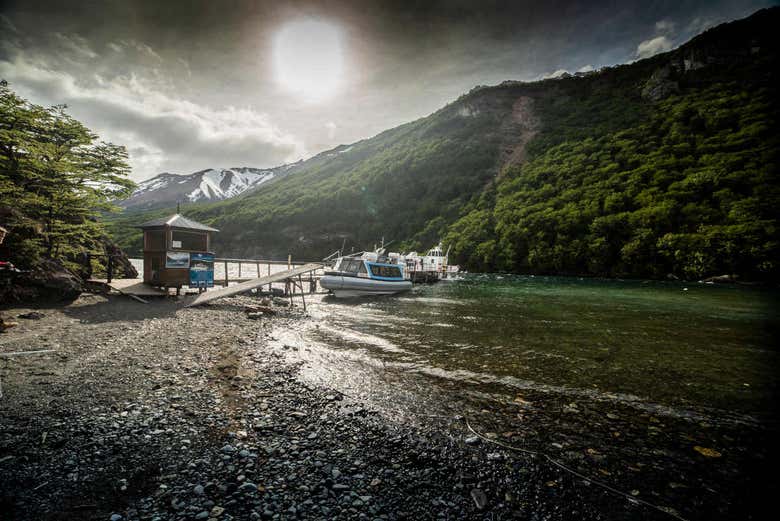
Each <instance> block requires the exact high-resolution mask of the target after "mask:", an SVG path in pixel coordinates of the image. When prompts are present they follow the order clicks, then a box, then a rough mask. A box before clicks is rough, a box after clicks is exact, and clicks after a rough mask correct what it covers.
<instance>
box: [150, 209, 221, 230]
mask: <svg viewBox="0 0 780 521" xmlns="http://www.w3.org/2000/svg"><path fill="white" fill-rule="evenodd" d="M161 226H170V227H171V228H186V229H188V230H201V231H204V232H218V231H219V230H217V229H216V228H212V227H211V226H206V225H205V224H202V223H199V222H197V221H193V220H192V219H187V218H186V217H184V216H183V215H179V214H178V213H176V214H173V215H171V216H169V217H163V218H161V219H153V220H151V221H148V222H145V223H143V224H141V225H139V226H138V228H141V229H146V228H159V227H161Z"/></svg>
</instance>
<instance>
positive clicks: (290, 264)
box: [287, 255, 292, 270]
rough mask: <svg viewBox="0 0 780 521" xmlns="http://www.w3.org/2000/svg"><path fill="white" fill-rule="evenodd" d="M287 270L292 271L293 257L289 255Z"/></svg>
mask: <svg viewBox="0 0 780 521" xmlns="http://www.w3.org/2000/svg"><path fill="white" fill-rule="evenodd" d="M287 269H288V270H291V269H292V255H287Z"/></svg>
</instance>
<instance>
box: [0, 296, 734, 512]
mask: <svg viewBox="0 0 780 521" xmlns="http://www.w3.org/2000/svg"><path fill="white" fill-rule="evenodd" d="M252 303H254V299H252V298H249V297H235V298H231V299H224V300H223V301H220V302H219V303H216V304H213V305H210V306H206V307H203V308H191V309H183V308H182V301H181V300H173V299H166V300H163V301H157V302H153V303H152V304H149V305H144V304H139V303H136V302H133V301H130V300H128V299H123V298H122V297H113V296H112V297H103V296H97V295H90V294H85V295H83V296H82V297H81V298H79V299H78V300H77V301H76V302H74V303H73V304H71V305H68V306H64V307H51V308H41V309H38V311H40V312H42V313H43V314H44V315H45V316H44V317H43V318H42V319H40V320H36V321H27V320H20V322H22V324H20V326H19V327H18V328H15V329H14V330H11V331H9V332H8V333H5V334H3V335H2V336H0V351H2V352H7V351H18V350H25V349H33V348H35V349H39V348H41V349H43V348H53V349H55V351H56V353H55V354H54V355H53V356H51V357H36V358H34V359H33V358H28V359H25V360H21V359H17V360H14V361H12V362H10V363H6V364H5V367H0V369H2V372H1V373H0V377H2V379H3V389H4V397H3V399H2V401H0V418H2V419H1V420H0V471H2V472H0V490H2V491H3V492H2V497H1V498H0V502H1V503H0V506H1V507H2V510H3V511H4V512H8V513H10V514H9V515H11V516H12V517H10V518H9V519H61V518H62V517H61V516H63V515H65V516H70V517H71V518H81V519H110V518H111V516H121V518H120V517H115V518H114V519H115V521H116V520H118V519H128V520H129V519H132V520H135V519H139V520H140V519H150V520H151V519H158V520H159V521H163V520H167V519H171V520H173V519H217V520H219V519H299V518H300V519H363V518H365V519H422V518H434V517H440V518H442V519H484V518H485V517H486V516H493V517H494V518H496V519H499V518H500V519H512V518H529V517H530V518H532V517H533V516H538V518H540V519H571V518H577V519H625V518H632V519H670V517H669V516H668V515H665V514H663V513H661V512H658V511H654V510H652V509H649V508H646V507H644V506H641V505H638V504H636V503H634V502H631V501H627V500H626V499H624V498H622V497H619V496H615V495H610V494H606V493H604V492H603V491H601V490H600V489H598V488H597V487H595V486H593V484H592V483H591V484H587V482H584V481H583V480H582V479H579V478H576V477H574V476H571V475H567V474H566V473H564V472H561V471H560V470H559V469H556V468H555V467H554V466H552V465H551V464H549V463H548V462H545V461H542V460H541V459H540V458H533V457H529V456H526V455H518V454H516V453H513V452H512V451H510V450H505V449H504V448H501V447H499V446H497V445H493V444H490V443H487V442H485V441H483V440H474V439H473V438H474V436H473V435H472V434H471V433H470V432H468V430H467V429H466V428H465V426H464V425H463V424H462V422H458V421H457V420H452V419H446V418H439V417H425V415H424V414H422V415H420V414H418V415H417V416H418V418H417V420H418V421H413V419H412V418H411V416H414V415H415V414H413V413H412V412H410V411H408V410H406V411H405V410H403V409H402V408H399V409H398V410H393V409H391V408H389V407H387V406H385V407H383V406H382V405H381V404H377V403H376V402H372V401H367V400H362V399H361V397H360V396H356V397H353V396H349V395H346V394H345V393H343V392H342V391H341V390H339V389H338V388H336V387H335V386H328V385H325V384H323V382H312V381H311V380H309V379H307V378H304V377H302V374H301V373H302V371H303V367H302V366H303V365H304V364H305V362H304V361H296V360H295V359H294V358H291V357H288V356H286V355H285V354H284V353H283V352H280V349H279V348H278V347H274V346H273V345H272V344H274V342H275V341H274V338H275V337H277V336H278V335H279V334H280V332H283V331H290V330H293V328H295V327H296V325H297V324H300V323H301V321H303V320H306V318H305V317H304V316H303V314H302V312H300V310H298V309H292V310H290V309H284V308H282V309H281V310H280V311H279V316H277V317H274V318H263V319H262V320H250V319H247V318H246V316H245V314H244V313H243V307H244V306H245V305H247V304H250V305H251V304H252ZM9 311H10V313H9ZM24 311H27V309H13V310H7V311H6V313H9V314H11V315H13V316H15V315H16V314H18V313H21V312H24ZM20 347H23V348H24V349H20ZM290 350H291V351H292V349H290ZM393 392H396V391H395V390H394V389H392V388H391V389H389V390H388V393H390V394H392V393H393ZM442 396H444V395H442ZM455 398H456V402H457V399H462V397H455ZM535 400H536V397H533V398H532V401H535ZM456 402H453V403H454V404H455V403H456ZM502 406H503V405H502ZM399 413H400V414H399ZM594 414H598V411H595V412H594ZM410 415H411V416H410ZM579 416H582V417H584V418H585V420H584V421H585V423H586V424H587V423H588V422H589V421H591V419H592V418H593V416H592V415H591V414H590V411H583V413H581V414H579ZM489 417H490V415H489V414H484V415H482V416H480V417H477V418H476V420H475V421H476V422H477V423H476V425H477V426H478V431H480V432H481V433H487V434H490V436H491V438H492V437H493V436H495V437H496V438H497V441H500V440H506V443H507V444H509V445H513V443H512V441H511V440H512V439H513V438H512V437H511V436H505V434H506V433H502V431H501V430H500V428H497V429H495V430H494V429H491V430H485V429H484V428H482V425H485V426H487V425H489V423H490V420H489ZM527 421H528V423H530V424H531V427H532V428H542V431H541V432H540V433H539V434H538V436H537V437H538V438H542V439H544V440H546V439H547V438H546V437H545V436H544V426H543V425H542V424H541V423H540V424H536V423H534V422H536V421H537V419H536V413H534V412H532V411H531V412H529V413H528V420H527ZM499 436H501V438H498V437H499ZM534 441H537V442H538V440H532V439H531V440H529V442H534ZM547 441H549V440H547ZM569 452H571V450H570V451H569ZM591 457H592V459H598V457H602V458H603V456H601V455H600V454H599V451H595V454H591ZM637 497H638V498H639V499H644V500H648V501H651V502H652V503H654V504H661V505H662V504H664V502H663V499H664V498H655V497H653V496H652V495H650V496H646V495H645V494H644V491H640V492H639V493H637ZM692 507H693V506H692ZM697 507H698V508H701V504H699V505H697ZM696 512H697V511H696V510H694V511H693V513H694V514H695V513H696ZM690 514H691V512H681V515H683V516H685V517H686V518H690V519H695V518H705V517H709V518H711V517H713V514H716V515H715V517H718V516H717V514H718V510H717V509H712V507H710V508H708V509H706V511H698V515H697V516H696V517H692V516H690ZM727 514H728V511H726V512H720V517H724V516H725V515H727ZM724 518H725V517H724Z"/></svg>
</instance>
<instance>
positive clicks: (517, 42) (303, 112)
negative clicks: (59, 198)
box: [0, 0, 777, 181]
mask: <svg viewBox="0 0 780 521" xmlns="http://www.w3.org/2000/svg"><path fill="white" fill-rule="evenodd" d="M776 4H777V2H776V1H774V2H773V1H766V0H763V1H759V0H745V1H731V2H726V1H720V0H699V1H688V0H676V1H658V2H634V1H628V0H627V1H613V2H600V1H598V0H591V1H588V2H575V1H557V0H547V1H543V2H531V1H524V0H515V1H491V0H480V1H462V0H448V1H443V0H441V1H418V2H405V1H401V0H397V1H385V2H377V1H370V0H364V1H345V0H340V1H327V0H318V1H312V0H309V1H302V0H301V1H288V2H281V1H268V2H266V1H249V0H221V1H214V0H211V1H206V2H197V1H188V2H176V1H174V0H167V1H159V0H153V1H147V0H137V1H133V0H95V1H78V0H68V1H67V2H63V1H61V0H56V1H48V2H44V1H36V0H23V1H15V0H10V1H9V0H4V1H3V2H2V3H0V79H5V80H7V81H8V83H9V85H10V87H11V88H12V89H14V90H15V91H16V92H17V93H18V94H20V95H22V96H23V97H25V98H27V99H29V100H30V101H31V102H33V103H37V104H41V105H54V104H63V103H64V104H66V105H67V106H68V109H69V112H70V113H71V114H72V115H73V116H74V117H76V118H77V119H79V120H80V121H82V122H83V123H84V124H86V125H87V126H88V127H89V128H91V129H92V130H93V131H95V132H96V133H97V134H98V135H99V136H100V137H101V138H102V139H104V140H106V141H111V142H113V143H116V144H120V145H124V146H126V147H127V149H128V152H129V155H130V163H131V166H132V177H133V179H134V180H136V181H141V180H143V179H147V178H149V177H152V176H154V175H156V174H159V173H161V172H171V173H177V174H187V173H192V172H195V171H198V170H203V169H206V168H229V167H240V166H249V167H256V168H265V167H273V166H278V165H281V164H284V163H289V162H295V161H298V160H300V159H305V158H308V157H311V156H312V155H314V154H317V153H319V152H322V151H324V150H327V149H330V148H333V147H335V146H337V145H339V144H348V143H352V142H355V141H358V140H360V139H364V138H369V137H371V136H374V135H376V134H378V133H380V132H382V131H383V130H386V129H388V128H392V127H395V126H397V125H400V124H402V123H406V122H409V121H413V120H415V119H417V118H420V117H423V116H426V115H428V114H431V113H433V112H435V111H436V110H438V109H439V108H441V107H442V106H444V105H445V104H447V103H449V102H451V101H454V100H455V99H457V98H458V97H459V96H460V95H462V94H464V93H466V92H468V91H469V90H471V88H473V87H475V86H477V85H493V84H498V83H500V82H502V81H504V80H524V81H533V80H536V79H541V78H545V77H549V76H556V75H560V74H562V73H563V72H565V71H568V72H575V71H589V70H594V69H599V68H601V67H604V66H609V65H615V64H619V63H628V62H632V61H635V60H637V59H641V58H645V57H649V56H652V55H653V54H656V53H659V52H664V51H667V50H670V49H672V48H674V47H676V46H678V45H680V44H682V43H684V42H685V41H687V40H688V39H690V38H691V37H693V36H695V35H696V34H698V33H700V32H702V31H704V30H706V29H707V28H709V27H712V26H714V25H717V24H719V23H722V22H725V21H730V20H734V19H738V18H743V17H745V16H748V15H750V14H752V13H753V12H755V11H756V10H758V9H760V8H762V7H768V6H770V5H776Z"/></svg>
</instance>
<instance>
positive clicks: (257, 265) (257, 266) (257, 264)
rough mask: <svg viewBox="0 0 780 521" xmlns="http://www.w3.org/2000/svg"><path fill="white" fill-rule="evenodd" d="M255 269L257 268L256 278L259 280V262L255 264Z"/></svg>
mask: <svg viewBox="0 0 780 521" xmlns="http://www.w3.org/2000/svg"><path fill="white" fill-rule="evenodd" d="M255 267H256V268H257V278H258V279H259V278H260V262H259V261H258V262H257V263H256V265H255Z"/></svg>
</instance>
